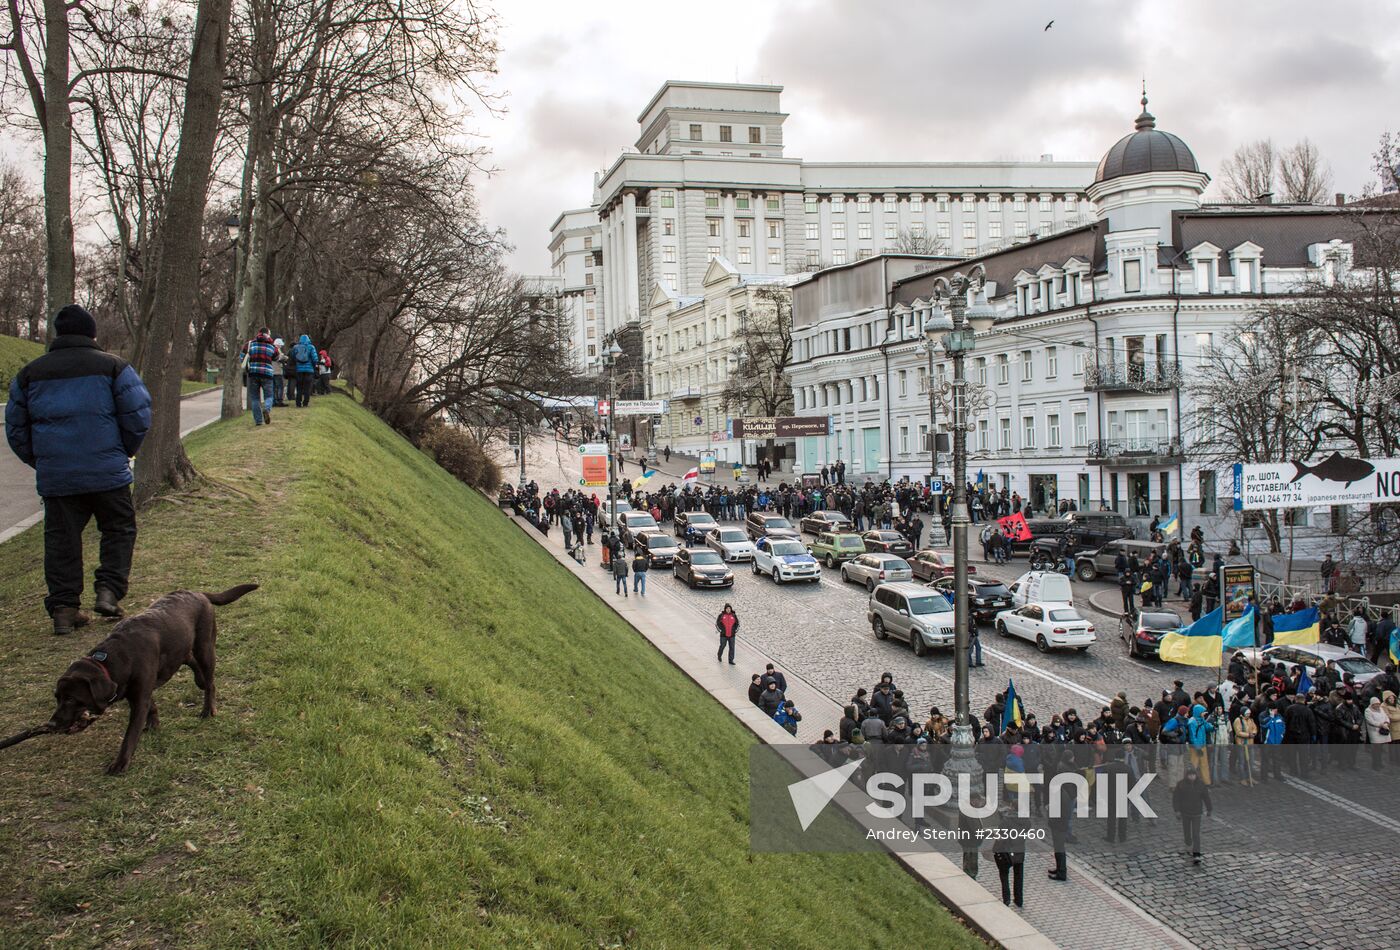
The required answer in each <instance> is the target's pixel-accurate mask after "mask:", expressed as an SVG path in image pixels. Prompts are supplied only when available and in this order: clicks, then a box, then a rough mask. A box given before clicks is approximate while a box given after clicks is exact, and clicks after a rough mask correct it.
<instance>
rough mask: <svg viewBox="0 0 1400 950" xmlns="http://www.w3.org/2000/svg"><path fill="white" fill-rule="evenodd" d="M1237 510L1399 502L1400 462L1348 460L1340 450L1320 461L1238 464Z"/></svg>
mask: <svg viewBox="0 0 1400 950" xmlns="http://www.w3.org/2000/svg"><path fill="white" fill-rule="evenodd" d="M1234 499H1235V510H1236V511H1253V510H1256V509H1260V508H1309V507H1312V506H1314V505H1365V504H1370V503H1375V502H1397V501H1400V459H1358V458H1347V457H1346V456H1344V455H1342V454H1341V453H1340V452H1334V453H1332V455H1330V456H1328V457H1327V458H1325V459H1323V460H1322V461H1320V462H1316V463H1306V462H1278V463H1270V464H1267V465H1244V464H1236V465H1235V469H1234Z"/></svg>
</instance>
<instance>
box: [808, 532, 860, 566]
mask: <svg viewBox="0 0 1400 950" xmlns="http://www.w3.org/2000/svg"><path fill="white" fill-rule="evenodd" d="M864 553H865V542H864V541H862V540H861V539H860V535H858V534H837V533H834V532H831V531H826V532H823V533H822V534H819V535H817V540H815V541H813V542H812V556H813V557H815V558H816V559H817V560H819V561H821V562H822V563H823V564H825V565H826V566H827V567H833V568H834V567H835V566H836V565H838V564H840V563H842V562H844V561H849V560H850V559H851V558H853V557H859V556H860V555H862V554H864Z"/></svg>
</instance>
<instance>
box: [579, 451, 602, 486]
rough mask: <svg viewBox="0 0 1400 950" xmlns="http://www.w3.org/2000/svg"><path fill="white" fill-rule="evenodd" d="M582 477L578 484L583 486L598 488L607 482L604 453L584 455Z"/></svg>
mask: <svg viewBox="0 0 1400 950" xmlns="http://www.w3.org/2000/svg"><path fill="white" fill-rule="evenodd" d="M582 461H583V478H581V479H579V484H580V485H582V486H583V487H585V488H600V487H603V486H606V485H607V484H608V457H607V456H606V455H585V456H583V457H582Z"/></svg>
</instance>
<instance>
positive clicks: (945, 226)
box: [938, 221, 953, 241]
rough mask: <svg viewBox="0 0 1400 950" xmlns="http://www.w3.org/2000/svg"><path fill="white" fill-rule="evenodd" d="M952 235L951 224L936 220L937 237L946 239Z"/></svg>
mask: <svg viewBox="0 0 1400 950" xmlns="http://www.w3.org/2000/svg"><path fill="white" fill-rule="evenodd" d="M952 236H953V226H952V225H951V224H949V223H948V222H947V221H940V222H938V237H939V238H940V239H941V240H944V241H946V240H948V238H950V237H952Z"/></svg>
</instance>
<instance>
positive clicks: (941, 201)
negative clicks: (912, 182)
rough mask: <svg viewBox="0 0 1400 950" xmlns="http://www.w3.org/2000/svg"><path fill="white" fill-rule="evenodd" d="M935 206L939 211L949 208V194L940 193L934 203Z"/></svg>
mask: <svg viewBox="0 0 1400 950" xmlns="http://www.w3.org/2000/svg"><path fill="white" fill-rule="evenodd" d="M933 207H934V209H935V210H937V211H939V212H946V211H947V210H948V196H947V195H939V196H938V197H937V198H936V199H935V200H934V205H933Z"/></svg>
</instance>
